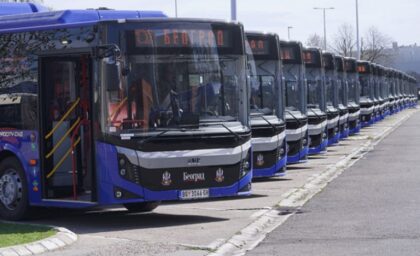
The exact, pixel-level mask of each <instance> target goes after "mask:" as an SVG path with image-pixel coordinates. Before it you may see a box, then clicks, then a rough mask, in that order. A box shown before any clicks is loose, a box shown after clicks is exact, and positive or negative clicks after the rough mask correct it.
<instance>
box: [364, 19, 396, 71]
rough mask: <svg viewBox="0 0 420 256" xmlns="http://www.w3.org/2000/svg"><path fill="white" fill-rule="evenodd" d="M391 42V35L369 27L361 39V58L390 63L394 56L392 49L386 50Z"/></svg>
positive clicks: (385, 63)
mask: <svg viewBox="0 0 420 256" xmlns="http://www.w3.org/2000/svg"><path fill="white" fill-rule="evenodd" d="M391 43H392V39H391V37H389V36H388V35H386V34H384V33H382V32H380V31H379V29H378V28H377V27H374V26H372V27H370V28H369V29H368V30H367V31H366V34H365V36H364V37H363V38H362V39H361V44H360V55H361V59H363V60H368V61H372V62H375V63H380V64H384V65H390V64H392V62H393V60H394V58H395V56H394V55H393V54H392V51H387V50H386V49H387V48H389V47H390V46H391Z"/></svg>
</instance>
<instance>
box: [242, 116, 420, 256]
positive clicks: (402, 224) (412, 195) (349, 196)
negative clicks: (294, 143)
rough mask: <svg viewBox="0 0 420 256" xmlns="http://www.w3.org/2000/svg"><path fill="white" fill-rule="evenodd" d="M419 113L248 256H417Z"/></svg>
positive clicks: (419, 246) (419, 238) (419, 227)
mask: <svg viewBox="0 0 420 256" xmlns="http://www.w3.org/2000/svg"><path fill="white" fill-rule="evenodd" d="M419 127H420V113H419V112H416V113H415V114H414V115H413V116H411V117H410V119H408V120H407V121H406V122H405V123H404V124H402V125H401V126H400V127H399V128H398V129H396V130H395V131H394V132H393V133H391V134H390V135H389V136H388V137H386V138H385V139H384V140H383V141H382V142H380V143H379V144H378V145H377V146H376V147H375V148H374V150H372V151H371V152H369V153H367V154H366V155H365V156H364V157H363V158H362V159H361V160H359V161H358V162H356V163H355V164H354V165H353V166H352V167H350V168H349V169H348V170H346V171H345V172H344V173H343V174H342V175H341V176H340V177H338V178H337V179H335V180H334V181H333V182H331V183H330V184H329V185H328V186H327V187H326V188H325V189H324V190H323V191H322V192H321V193H319V194H318V195H317V196H316V197H314V198H313V199H312V200H311V201H309V202H308V203H307V204H306V205H305V206H304V207H302V208H301V211H298V214H294V215H293V216H291V217H290V218H289V219H288V220H287V221H286V222H285V223H284V224H283V225H282V226H280V227H279V228H277V229H276V230H274V231H273V232H272V233H271V234H269V235H268V237H267V238H266V239H265V240H264V241H263V242H262V243H261V244H260V245H259V246H258V247H257V248H255V249H254V250H253V251H251V252H249V253H248V254H247V255H287V256H294V255H299V256H302V255H316V256H322V255H328V256H332V255H340V256H345V255H351V256H356V255H381V256H383V255H398V256H400V255H404V256H409V255H420V221H419V217H420V196H419V195H420V129H419Z"/></svg>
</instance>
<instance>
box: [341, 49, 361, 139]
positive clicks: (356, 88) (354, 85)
mask: <svg viewBox="0 0 420 256" xmlns="http://www.w3.org/2000/svg"><path fill="white" fill-rule="evenodd" d="M344 68H345V70H346V81H347V88H348V102H347V107H348V109H349V135H354V134H357V133H359V132H360V128H361V125H360V83H359V74H358V73H357V60H356V59H355V58H350V57H346V58H344Z"/></svg>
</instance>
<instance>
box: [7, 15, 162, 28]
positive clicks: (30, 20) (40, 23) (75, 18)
mask: <svg viewBox="0 0 420 256" xmlns="http://www.w3.org/2000/svg"><path fill="white" fill-rule="evenodd" d="M165 17H167V16H166V15H165V14H164V13H163V12H161V11H116V10H63V11H52V12H38V13H29V14H28V13H26V14H17V15H6V16H0V33H1V32H21V31H34V30H43V29H59V28H68V27H76V26H83V25H92V24H96V23H98V22H99V21H108V20H118V19H142V18H165Z"/></svg>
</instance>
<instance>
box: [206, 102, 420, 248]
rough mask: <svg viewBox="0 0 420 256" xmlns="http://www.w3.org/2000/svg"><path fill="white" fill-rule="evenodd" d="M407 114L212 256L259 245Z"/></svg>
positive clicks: (292, 193)
mask: <svg viewBox="0 0 420 256" xmlns="http://www.w3.org/2000/svg"><path fill="white" fill-rule="evenodd" d="M418 111H419V110H418V109H415V110H414V111H412V112H409V113H405V115H403V116H402V117H401V119H399V120H397V121H396V123H395V124H394V125H393V126H390V127H386V128H384V130H383V131H382V132H381V133H380V134H378V135H376V136H375V137H373V138H372V139H369V140H368V141H366V142H365V143H363V144H361V146H360V147H359V148H357V149H356V150H354V151H353V152H351V153H350V154H349V155H347V156H345V157H343V158H342V159H341V160H340V161H338V162H337V163H336V164H335V165H333V166H330V167H328V168H327V169H326V170H325V171H323V172H322V173H320V174H317V175H314V176H311V177H309V178H308V180H307V181H306V183H305V184H304V185H303V186H302V187H300V188H293V189H291V190H289V191H287V192H286V193H285V194H283V195H286V197H285V198H284V199H282V200H281V201H280V202H278V203H277V205H276V206H274V207H273V208H272V209H271V210H268V211H267V212H265V213H264V214H263V215H261V216H260V217H259V218H257V219H256V220H255V221H254V222H252V223H251V224H249V225H248V226H246V227H245V228H243V229H242V230H240V231H239V232H237V234H236V235H234V236H233V237H231V238H230V239H229V240H227V241H226V242H225V243H224V244H221V245H220V246H219V247H218V248H216V250H215V251H214V252H212V253H209V254H208V255H209V256H222V255H245V254H246V252H247V251H250V250H252V249H254V248H255V247H257V246H258V245H259V244H260V243H261V242H262V241H263V240H264V239H265V237H266V236H267V235H268V234H269V233H271V232H272V231H273V230H274V229H276V228H277V227H279V226H280V225H282V224H283V223H284V222H285V221H286V220H287V219H288V218H289V217H291V216H293V215H294V214H296V213H299V212H300V208H301V207H302V206H303V205H304V204H305V203H306V202H308V201H309V200H310V199H311V198H312V197H314V196H315V195H316V194H318V193H319V192H321V191H322V190H323V189H324V188H325V187H326V186H327V185H328V184H329V183H330V182H331V181H333V180H334V179H335V178H337V177H338V176H340V174H342V173H343V172H344V171H345V170H346V169H347V168H349V167H350V166H352V165H353V164H354V163H356V162H357V161H358V160H359V159H361V158H362V157H363V156H364V155H365V154H367V153H368V152H370V151H372V150H373V148H374V146H375V145H377V144H378V143H379V142H381V141H382V140H383V139H384V138H386V137H387V136H388V135H389V134H390V133H391V132H393V131H394V130H396V129H397V128H398V127H399V126H400V125H401V124H403V123H404V122H405V121H406V120H407V119H409V118H410V117H411V116H412V115H413V114H414V113H416V112H418Z"/></svg>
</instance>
